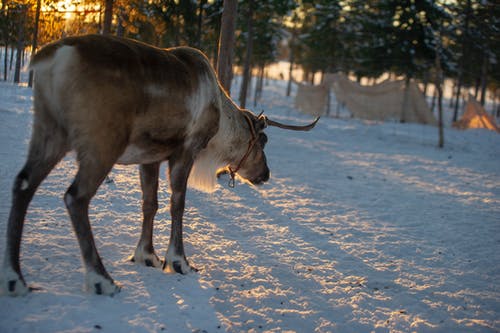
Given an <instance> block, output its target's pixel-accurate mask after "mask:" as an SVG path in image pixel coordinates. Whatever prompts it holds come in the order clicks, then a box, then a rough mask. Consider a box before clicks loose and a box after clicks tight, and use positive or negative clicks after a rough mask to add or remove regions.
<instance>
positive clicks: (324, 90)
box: [295, 83, 330, 116]
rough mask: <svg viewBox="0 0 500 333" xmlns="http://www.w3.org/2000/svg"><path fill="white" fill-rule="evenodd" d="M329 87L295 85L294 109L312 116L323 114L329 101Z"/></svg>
mask: <svg viewBox="0 0 500 333" xmlns="http://www.w3.org/2000/svg"><path fill="white" fill-rule="evenodd" d="M329 92H330V87H329V86H327V85H325V84H320V85H317V86H312V85H307V84H302V83H297V94H296V95H295V108H296V109H298V110H299V111H301V112H303V113H306V114H310V115H313V116H321V115H322V114H324V113H325V111H326V107H327V105H328V101H329V96H328V94H329Z"/></svg>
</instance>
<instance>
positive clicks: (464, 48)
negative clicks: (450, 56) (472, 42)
mask: <svg viewBox="0 0 500 333" xmlns="http://www.w3.org/2000/svg"><path fill="white" fill-rule="evenodd" d="M471 8H472V3H471V0H467V8H466V10H465V20H464V32H463V33H464V35H463V36H464V37H463V39H462V55H461V58H460V68H459V69H458V82H457V95H456V99H455V109H454V111H453V121H457V119H458V105H459V99H460V92H461V89H462V83H463V82H462V81H463V74H464V73H463V72H464V67H465V54H466V51H467V47H468V45H467V44H468V37H469V20H470V16H471Z"/></svg>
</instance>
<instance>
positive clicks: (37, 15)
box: [28, 0, 42, 87]
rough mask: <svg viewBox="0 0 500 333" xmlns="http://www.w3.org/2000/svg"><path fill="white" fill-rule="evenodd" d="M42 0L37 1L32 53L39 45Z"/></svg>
mask: <svg viewBox="0 0 500 333" xmlns="http://www.w3.org/2000/svg"><path fill="white" fill-rule="evenodd" d="M41 2H42V1H41V0H37V2H36V14H35V28H34V30H33V43H32V44H31V55H33V54H35V52H36V48H37V47H38V25H39V23H40V7H41ZM32 86H33V71H32V70H30V76H29V79H28V87H32Z"/></svg>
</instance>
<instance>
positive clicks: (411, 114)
mask: <svg viewBox="0 0 500 333" xmlns="http://www.w3.org/2000/svg"><path fill="white" fill-rule="evenodd" d="M324 82H325V83H328V84H331V86H332V88H333V91H334V93H335V97H336V98H337V101H338V102H339V103H342V104H343V105H345V107H347V109H348V110H349V111H350V112H351V113H352V115H353V117H355V118H360V119H367V120H382V121H385V120H394V121H402V122H410V123H421V124H430V125H436V124H437V121H436V118H435V117H434V115H433V114H432V112H431V111H430V109H429V107H428V106H427V102H426V101H425V97H424V95H423V94H422V92H421V91H420V90H419V88H418V86H417V84H416V83H415V82H413V81H410V82H409V85H408V88H407V89H405V81H404V80H399V81H384V82H382V83H380V84H376V85H373V86H362V85H360V84H359V83H357V82H354V81H351V80H349V78H347V77H346V76H345V75H343V74H326V75H325V79H324Z"/></svg>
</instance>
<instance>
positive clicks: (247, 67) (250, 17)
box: [240, 0, 254, 108]
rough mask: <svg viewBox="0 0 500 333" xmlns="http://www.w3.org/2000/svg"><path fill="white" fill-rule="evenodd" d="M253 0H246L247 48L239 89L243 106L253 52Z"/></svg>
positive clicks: (242, 105) (243, 105)
mask: <svg viewBox="0 0 500 333" xmlns="http://www.w3.org/2000/svg"><path fill="white" fill-rule="evenodd" d="M253 3H254V2H253V0H249V1H248V18H247V34H248V40H247V49H246V54H245V63H244V66H243V81H242V82H241V89H240V106H241V107H242V108H245V105H246V101H247V93H248V86H249V84H250V77H251V75H252V73H251V67H252V53H253Z"/></svg>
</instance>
